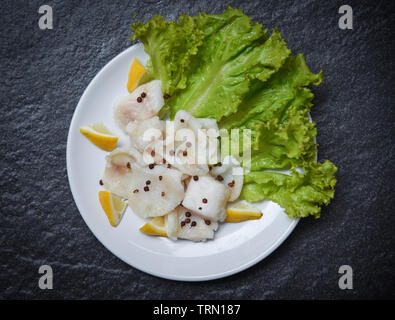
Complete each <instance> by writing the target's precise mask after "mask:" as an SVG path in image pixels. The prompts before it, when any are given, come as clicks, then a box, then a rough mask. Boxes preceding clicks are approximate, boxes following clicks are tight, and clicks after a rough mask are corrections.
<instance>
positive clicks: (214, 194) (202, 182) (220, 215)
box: [182, 176, 229, 221]
mask: <svg viewBox="0 0 395 320" xmlns="http://www.w3.org/2000/svg"><path fill="white" fill-rule="evenodd" d="M228 199H229V189H228V188H227V187H226V186H225V185H223V184H222V183H220V182H218V181H216V180H215V179H214V178H213V177H211V176H200V177H198V180H195V179H191V180H190V182H189V184H188V188H187V191H186V192H185V198H184V200H183V202H182V205H183V206H184V207H185V208H188V209H190V210H192V211H193V212H195V213H197V214H199V215H201V216H203V217H205V218H207V219H210V220H212V221H223V220H225V218H226V210H225V207H226V203H227V201H228Z"/></svg>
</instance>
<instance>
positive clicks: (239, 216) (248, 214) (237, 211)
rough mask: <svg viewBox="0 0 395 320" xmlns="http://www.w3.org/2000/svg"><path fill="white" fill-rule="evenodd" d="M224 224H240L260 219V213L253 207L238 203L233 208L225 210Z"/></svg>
mask: <svg viewBox="0 0 395 320" xmlns="http://www.w3.org/2000/svg"><path fill="white" fill-rule="evenodd" d="M226 214H227V216H226V222H232V223H235V222H242V221H246V220H254V219H260V218H261V217H262V212H261V211H260V210H259V209H258V208H257V207H255V206H253V205H251V204H248V203H244V202H239V203H238V204H236V205H235V206H234V207H232V208H229V209H227V210H226Z"/></svg>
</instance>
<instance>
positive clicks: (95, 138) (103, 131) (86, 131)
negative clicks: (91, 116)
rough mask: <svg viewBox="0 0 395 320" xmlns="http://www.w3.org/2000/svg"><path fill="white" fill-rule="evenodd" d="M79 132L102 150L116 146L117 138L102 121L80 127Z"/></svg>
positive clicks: (108, 149) (109, 149)
mask: <svg viewBox="0 0 395 320" xmlns="http://www.w3.org/2000/svg"><path fill="white" fill-rule="evenodd" d="M80 132H81V133H82V134H83V135H84V136H85V137H87V138H88V139H89V141H90V142H92V143H93V144H94V145H95V146H97V147H99V148H100V149H103V150H104V151H111V150H113V149H114V148H115V147H116V146H117V142H118V138H117V137H115V136H113V135H112V134H111V132H110V131H108V130H107V128H106V127H105V126H104V124H103V123H95V124H94V125H91V126H84V127H81V128H80Z"/></svg>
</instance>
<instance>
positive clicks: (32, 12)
mask: <svg viewBox="0 0 395 320" xmlns="http://www.w3.org/2000/svg"><path fill="white" fill-rule="evenodd" d="M219 2H220V1H218V2H217V1H199V2H191V1H142V0H139V1H136V0H134V1H108V2H103V4H99V2H98V1H89V2H88V1H49V0H48V1H44V0H43V1H28V2H27V1H2V3H1V25H0V27H1V66H0V70H1V76H0V83H1V89H0V90H1V121H0V126H1V127H0V136H1V139H0V144H1V146H0V150H1V158H0V172H1V173H0V175H1V179H0V194H1V198H0V199H1V203H0V208H1V209H0V210H1V216H0V228H1V233H0V298H33V299H36V298H46V299H53V298H58V299H59V298H60V299H63V298H77V299H80V298H132V299H146V298H168V299H171V298H173V299H184V298H191V299H195V298H196V299H205V298H214V299H228V298H247V299H248V298H253V299H263V298H268V299H279V298H287V299H295V298H315V299H317V298H336V299H338V298H346V299H355V298H394V297H395V290H394V289H395V274H394V263H395V249H394V247H395V235H394V229H395V227H394V226H395V215H394V211H395V210H394V207H395V202H394V199H393V195H394V178H395V175H394V140H393V136H394V113H393V112H394V101H395V99H394V98H395V97H394V71H395V70H394V62H393V56H391V54H393V52H394V48H395V46H394V36H393V33H394V29H393V28H392V29H391V24H392V23H393V22H394V21H395V14H394V9H393V5H392V3H391V2H392V1H369V2H365V1H348V0H347V1H345V3H347V4H350V5H352V7H353V9H354V30H346V31H343V30H340V29H339V28H338V18H339V16H340V15H339V14H338V8H339V6H340V5H341V4H344V3H343V2H337V1H325V2H324V1H295V2H290V1H246V2H243V1H231V2H230V4H231V5H232V6H234V7H239V8H241V9H243V10H244V11H245V13H246V14H248V15H250V16H252V17H253V18H254V19H255V20H256V21H259V22H261V23H262V24H263V25H264V26H267V27H269V28H271V29H272V28H273V27H274V26H277V27H278V28H279V29H280V31H281V33H282V34H283V36H284V38H285V39H286V40H287V41H288V42H289V46H290V48H291V49H292V51H293V52H294V53H296V52H304V53H305V54H306V57H307V61H308V64H309V66H310V67H311V69H312V70H313V71H315V72H318V71H319V70H320V69H321V68H322V69H323V70H324V74H325V81H324V83H323V84H322V85H321V86H320V87H318V88H314V92H315V93H316V98H315V107H314V108H313V111H312V116H313V118H314V120H315V121H316V122H317V126H318V142H319V144H320V147H319V158H320V159H321V160H323V159H330V160H332V161H333V162H334V163H336V164H337V165H338V167H339V173H338V175H337V177H338V185H337V189H336V195H335V199H334V201H332V203H331V204H330V206H329V207H327V208H325V209H324V210H323V214H322V218H321V219H319V220H314V219H310V218H308V219H305V220H303V221H301V222H300V224H299V225H298V226H297V228H296V229H295V231H294V232H293V233H292V234H291V236H290V237H289V238H288V239H287V240H286V241H285V243H284V244H283V245H282V246H281V247H280V248H279V249H277V250H276V251H275V252H274V253H273V254H272V255H270V256H269V257H268V258H267V259H265V260H264V261H262V262H261V263H259V264H257V265H256V266H254V267H252V268H250V269H249V270H247V271H244V272H242V273H240V274H237V275H234V276H232V277H229V278H225V279H221V280H216V281H211V282H201V283H181V282H174V281H168V280H163V279H159V278H156V277H152V276H150V275H147V274H145V273H143V272H140V271H138V270H136V269H134V268H131V267H130V266H128V265H126V264H125V263H123V262H121V261H120V260H119V259H118V258H116V257H115V256H114V255H112V254H111V252H109V251H107V250H106V249H105V248H104V247H103V246H102V245H101V244H100V242H99V241H98V240H97V239H96V238H95V237H94V236H93V234H92V233H91V232H90V231H89V229H88V227H87V226H86V225H85V223H84V221H83V220H82V218H81V216H80V214H79V213H78V210H77V208H76V206H75V204H74V201H73V199H72V196H71V192H70V189H69V185H68V181H67V172H66V140H67V132H68V128H69V124H70V121H71V117H72V114H73V111H74V109H75V107H76V105H77V103H78V100H79V98H80V97H81V95H82V93H83V91H84V89H85V88H86V86H87V85H88V84H89V82H90V81H91V80H92V78H93V77H94V76H95V75H96V73H97V72H98V71H99V70H100V69H101V68H102V67H103V66H104V65H105V64H106V63H107V62H108V61H109V60H110V59H111V58H113V57H114V56H116V55H117V54H118V53H120V52H121V51H123V50H124V49H126V48H127V47H129V46H130V45H131V44H132V43H131V42H130V41H129V40H128V36H129V33H130V30H129V26H130V23H131V20H132V17H133V15H134V14H135V13H137V14H138V17H137V18H136V20H145V19H147V18H149V17H150V16H151V14H153V13H160V14H162V15H164V16H165V17H166V18H175V17H177V16H178V15H179V14H181V13H183V12H186V13H189V14H196V13H198V12H199V11H207V12H209V13H219V12H221V11H222V10H223V9H224V8H225V7H226V5H225V2H223V3H219ZM42 4H49V5H51V6H52V7H53V10H54V29H53V30H46V31H41V30H40V29H39V27H38V24H37V22H38V19H39V14H38V12H37V11H38V8H39V6H40V5H42ZM235 259H237V256H235ZM42 264H49V265H51V266H52V267H53V270H54V289H53V290H46V291H43V290H40V289H39V288H38V286H37V281H38V278H39V274H38V268H39V266H40V265H42ZM343 264H349V265H351V266H352V267H353V269H354V290H348V291H347V290H346V291H342V290H339V288H338V285H337V281H338V277H339V275H338V273H337V271H338V268H339V266H340V265H343Z"/></svg>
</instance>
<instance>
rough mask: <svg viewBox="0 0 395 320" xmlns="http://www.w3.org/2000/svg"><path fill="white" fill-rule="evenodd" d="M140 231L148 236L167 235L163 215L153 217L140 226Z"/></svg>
mask: <svg viewBox="0 0 395 320" xmlns="http://www.w3.org/2000/svg"><path fill="white" fill-rule="evenodd" d="M140 231H141V232H143V233H145V234H148V235H150V236H160V237H167V233H166V225H165V217H164V216H160V217H155V218H153V219H151V221H149V222H147V223H146V224H145V225H143V226H142V227H141V228H140Z"/></svg>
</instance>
